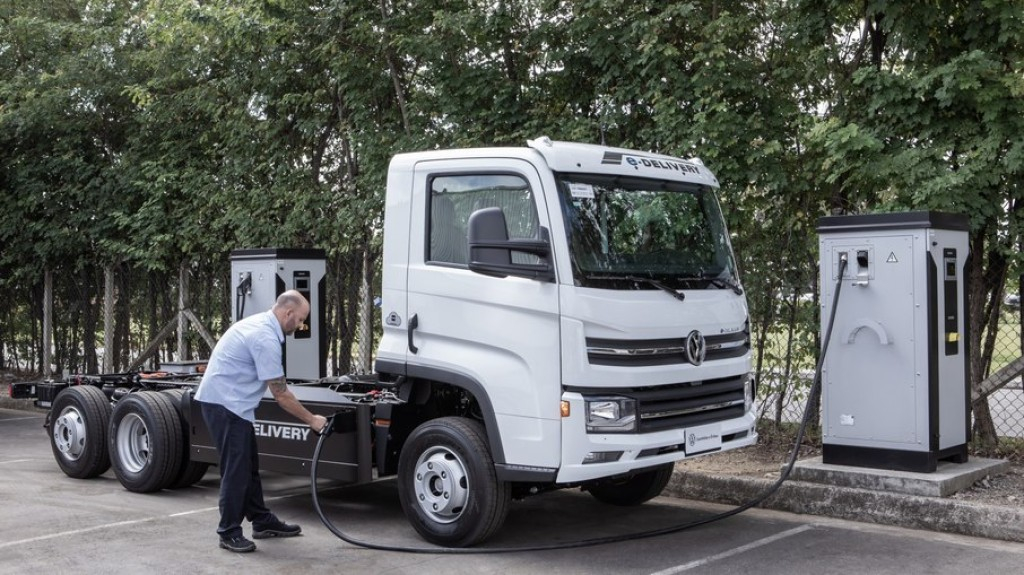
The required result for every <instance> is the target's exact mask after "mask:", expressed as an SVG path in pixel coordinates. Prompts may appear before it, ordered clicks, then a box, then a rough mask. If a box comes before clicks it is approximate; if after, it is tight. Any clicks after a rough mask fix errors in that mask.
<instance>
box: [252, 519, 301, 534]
mask: <svg viewBox="0 0 1024 575" xmlns="http://www.w3.org/2000/svg"><path fill="white" fill-rule="evenodd" d="M300 533H302V528H301V527H299V526H298V525H292V524H290V523H285V522H284V521H281V520H280V519H278V518H276V517H275V518H274V520H273V521H270V522H268V523H261V524H259V525H256V524H255V523H253V524H252V538H253V539H269V538H271V537H295V536H296V535H298V534H300Z"/></svg>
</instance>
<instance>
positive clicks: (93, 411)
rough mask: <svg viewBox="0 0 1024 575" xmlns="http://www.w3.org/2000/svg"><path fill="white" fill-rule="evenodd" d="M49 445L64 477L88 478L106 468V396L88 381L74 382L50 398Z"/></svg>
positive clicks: (107, 417)
mask: <svg viewBox="0 0 1024 575" xmlns="http://www.w3.org/2000/svg"><path fill="white" fill-rule="evenodd" d="M51 413H52V414H54V415H53V420H52V421H51V422H50V447H51V448H53V457H54V459H56V460H57V465H58V466H60V469H61V471H63V472H64V474H65V475H67V476H68V477H74V478H76V479H89V478H92V477H96V476H98V475H102V474H103V472H104V471H106V470H108V469H110V456H109V454H108V452H107V438H106V433H107V424H108V423H110V400H109V399H107V396H106V395H104V393H103V392H102V391H100V390H99V389H97V388H95V387H93V386H91V385H75V386H71V387H69V388H67V389H65V390H63V391H61V392H60V393H59V394H58V395H57V397H56V398H55V399H54V401H53V408H52V410H51Z"/></svg>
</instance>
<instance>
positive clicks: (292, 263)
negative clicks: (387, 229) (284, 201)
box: [231, 248, 327, 380]
mask: <svg viewBox="0 0 1024 575" xmlns="http://www.w3.org/2000/svg"><path fill="white" fill-rule="evenodd" d="M326 261H327V257H326V254H325V253H324V251H323V250H320V249H278V248H261V249H242V250H234V251H232V252H231V301H232V303H233V308H232V320H233V321H238V320H240V319H242V318H244V317H249V316H250V315H253V314H255V313H261V312H265V311H267V310H269V309H270V308H271V306H273V305H274V301H275V300H277V296H279V295H281V294H282V293H284V292H285V291H287V290H290V289H293V290H297V291H298V292H299V293H301V294H302V295H303V296H304V297H305V298H306V300H307V301H309V306H310V311H309V318H308V319H307V320H306V323H305V325H302V326H300V327H299V329H296V330H295V333H294V334H292V335H289V336H286V337H285V343H284V353H283V354H282V356H283V358H284V368H285V376H286V377H288V378H290V379H303V380H315V379H320V378H323V377H325V376H326V375H327V345H326V342H327V337H326V336H327V334H326V330H325V329H324V327H325V325H324V318H325V313H326V309H325V306H324V303H323V295H324V277H325V276H326Z"/></svg>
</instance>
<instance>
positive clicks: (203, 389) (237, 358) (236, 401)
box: [195, 311, 284, 421]
mask: <svg viewBox="0 0 1024 575" xmlns="http://www.w3.org/2000/svg"><path fill="white" fill-rule="evenodd" d="M283 343H284V332H283V331H282V330H281V323H280V322H278V321H277V317H276V316H275V315H274V313H273V312H270V311H267V312H264V313H258V314H255V315H251V316H249V317H247V318H245V319H242V320H239V321H237V322H235V323H234V324H233V325H232V326H231V327H230V328H228V330H227V331H226V332H224V335H223V336H222V337H221V338H220V341H218V342H217V345H216V346H214V348H213V353H212V354H210V361H209V363H208V364H207V365H206V372H205V373H204V374H203V380H202V381H201V382H200V383H199V389H197V390H196V395H195V398H196V399H197V400H199V401H202V402H205V403H216V404H220V405H223V406H224V407H226V408H227V409H228V410H229V411H231V412H232V413H234V414H235V415H237V416H239V417H241V418H243V419H248V420H249V421H255V420H256V406H257V405H259V403H260V399H261V398H262V397H263V393H264V392H265V391H266V390H267V381H268V380H271V379H277V378H279V377H283V376H284V366H283V365H282V364H281V344H283Z"/></svg>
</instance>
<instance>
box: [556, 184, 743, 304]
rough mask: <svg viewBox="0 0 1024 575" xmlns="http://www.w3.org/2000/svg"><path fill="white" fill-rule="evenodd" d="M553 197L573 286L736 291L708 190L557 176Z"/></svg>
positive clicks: (725, 237)
mask: <svg viewBox="0 0 1024 575" xmlns="http://www.w3.org/2000/svg"><path fill="white" fill-rule="evenodd" d="M558 189H559V196H560V199H561V203H562V207H563V214H565V219H566V229H567V230H568V235H569V246H570V252H571V256H572V263H573V275H574V280H575V283H576V285H580V286H585V287H602V288H611V289H638V288H639V289H657V287H656V286H653V285H650V283H649V282H645V281H641V280H644V279H653V280H656V281H658V282H661V283H663V284H666V285H667V286H669V287H671V288H673V289H694V288H704V287H712V286H713V287H723V284H724V285H730V284H732V285H735V283H738V279H737V275H736V267H735V264H734V262H733V257H732V248H731V247H730V244H729V237H728V234H727V232H726V227H725V222H724V221H723V218H722V212H721V210H720V208H719V206H718V200H717V199H716V197H715V194H714V190H713V188H711V187H709V186H701V185H697V184H687V183H681V182H671V181H665V180H651V179H644V178H628V177H622V176H595V175H583V174H561V175H559V176H558ZM730 287H731V286H730Z"/></svg>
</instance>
